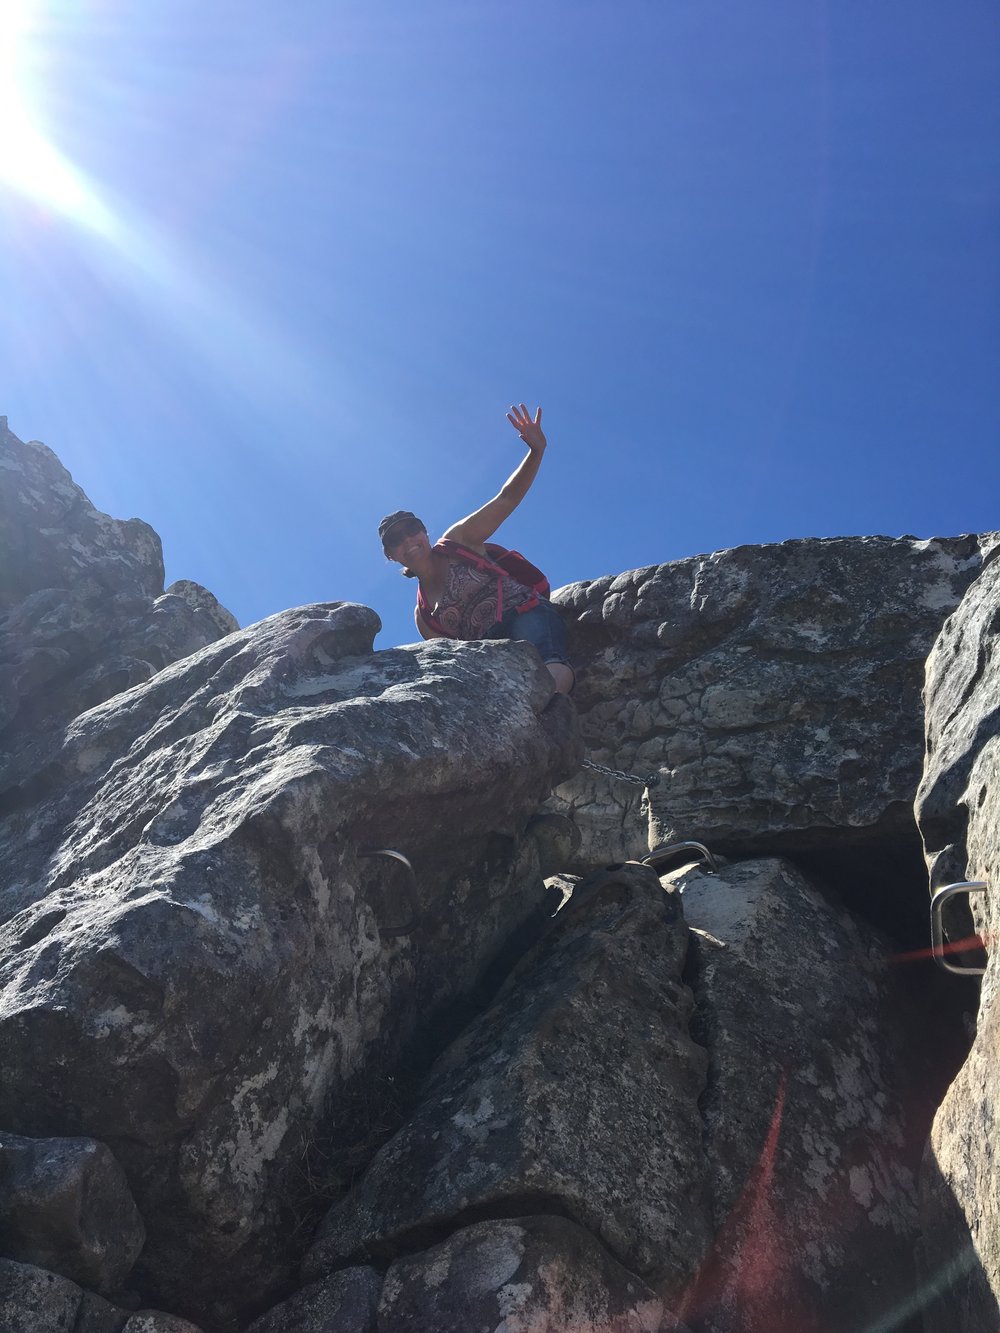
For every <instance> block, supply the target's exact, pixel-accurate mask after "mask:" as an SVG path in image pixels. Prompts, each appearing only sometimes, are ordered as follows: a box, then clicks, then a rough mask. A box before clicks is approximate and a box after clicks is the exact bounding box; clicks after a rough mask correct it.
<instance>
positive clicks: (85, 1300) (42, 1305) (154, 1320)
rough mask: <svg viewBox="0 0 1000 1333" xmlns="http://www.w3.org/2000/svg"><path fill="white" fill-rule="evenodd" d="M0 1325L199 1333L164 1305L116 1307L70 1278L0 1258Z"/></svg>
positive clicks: (48, 1332) (93, 1332) (57, 1330)
mask: <svg viewBox="0 0 1000 1333" xmlns="http://www.w3.org/2000/svg"><path fill="white" fill-rule="evenodd" d="M0 1328H2V1329H3V1330H4V1333H201V1330H200V1329H199V1328H198V1327H197V1326H196V1325H194V1324H191V1323H189V1322H188V1321H187V1320H186V1319H178V1318H177V1316H176V1315H171V1314H166V1313H165V1312H164V1311H162V1310H139V1311H137V1312H136V1313H131V1312H130V1311H128V1310H122V1309H119V1308H118V1307H117V1306H115V1305H112V1304H111V1302H110V1301H106V1300H104V1299H103V1298H102V1297H100V1296H95V1295H94V1293H93V1292H90V1291H83V1290H81V1288H80V1287H78V1286H77V1285H76V1284H75V1283H74V1282H70V1281H69V1279H68V1278H65V1277H61V1276H60V1275H59V1274H58V1273H50V1272H47V1271H46V1270H45V1269H42V1268H35V1267H33V1266H32V1265H31V1264H20V1263H15V1262H14V1261H13V1260H11V1259H0Z"/></svg>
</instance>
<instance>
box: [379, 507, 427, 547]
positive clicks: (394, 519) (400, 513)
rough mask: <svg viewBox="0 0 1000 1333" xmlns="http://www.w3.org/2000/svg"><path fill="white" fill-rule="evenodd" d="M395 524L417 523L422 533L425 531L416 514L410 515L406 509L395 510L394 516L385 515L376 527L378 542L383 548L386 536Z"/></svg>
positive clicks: (424, 526)
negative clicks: (422, 530)
mask: <svg viewBox="0 0 1000 1333" xmlns="http://www.w3.org/2000/svg"><path fill="white" fill-rule="evenodd" d="M397 523H419V524H420V526H421V527H422V528H423V529H424V531H425V532H426V531H427V528H426V525H425V524H424V523H423V522H422V521H421V520H420V519H419V518H417V516H416V514H411V513H410V511H409V510H408V509H397V510H396V512H395V513H394V514H386V516H385V518H384V519H383V520H382V522H381V523H380V524H379V525H378V535H379V540H380V541H381V543H382V545H383V546H384V545H385V538H386V534H387V533H388V532H391V531H392V529H393V528H394V527H395V526H396V524H397Z"/></svg>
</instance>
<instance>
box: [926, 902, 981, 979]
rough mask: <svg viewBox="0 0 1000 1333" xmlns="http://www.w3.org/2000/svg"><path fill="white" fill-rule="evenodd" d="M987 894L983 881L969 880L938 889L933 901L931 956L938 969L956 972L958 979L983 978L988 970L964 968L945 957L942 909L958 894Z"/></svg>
mask: <svg viewBox="0 0 1000 1333" xmlns="http://www.w3.org/2000/svg"><path fill="white" fill-rule="evenodd" d="M985 892H986V884H985V883H984V882H983V881H982V880H981V879H969V880H962V881H961V883H958V884H946V885H945V886H944V888H943V889H938V890H937V892H936V893H935V894H934V897H933V898H932V899H931V955H932V957H933V959H934V961H935V963H937V965H938V967H943V968H944V970H945V971H946V972H954V973H955V975H956V976H958V977H981V976H982V975H983V973H984V972H985V971H986V968H985V967H962V966H961V965H960V964H957V963H949V962H948V959H947V958H946V957H945V948H946V945H945V941H944V922H943V921H942V918H941V909H942V908H943V907H944V905H945V903H946V902H947V901H948V899H949V898H954V896H955V894H956V893H985ZM952 947H953V948H954V946H952Z"/></svg>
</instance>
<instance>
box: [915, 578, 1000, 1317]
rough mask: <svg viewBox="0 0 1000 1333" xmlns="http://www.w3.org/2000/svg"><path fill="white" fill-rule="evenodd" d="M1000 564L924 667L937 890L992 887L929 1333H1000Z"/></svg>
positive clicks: (927, 813) (929, 1176) (980, 908)
mask: <svg viewBox="0 0 1000 1333" xmlns="http://www.w3.org/2000/svg"><path fill="white" fill-rule="evenodd" d="M998 557H1000V551H997V552H995V553H994V555H993V557H992V558H991V559H990V561H989V563H988V565H987V567H986V568H985V569H984V570H983V573H982V574H981V575H980V577H979V578H978V579H977V581H976V582H975V584H973V586H972V588H971V589H970V591H969V592H968V594H967V595H966V597H965V599H964V601H963V602H962V605H961V606H960V607H959V608H958V610H957V611H956V612H955V614H954V615H953V616H952V617H951V618H950V619H949V620H948V621H947V623H946V624H945V626H944V628H943V630H942V631H941V635H940V637H939V639H938V641H937V643H936V644H935V645H934V651H933V652H932V654H931V656H930V658H929V659H928V663H927V683H926V691H925V694H926V708H927V759H926V764H925V769H924V778H923V781H922V783H921V786H920V791H919V793H918V796H917V802H916V811H917V818H918V820H919V823H920V829H921V833H922V834H923V838H924V849H925V853H926V857H927V866H928V872H929V874H930V879H931V887H932V889H934V888H940V887H942V886H943V885H944V884H945V883H948V882H957V881H960V880H970V881H976V882H982V883H985V884H986V885H987V889H986V892H985V893H984V894H982V895H978V894H977V895H976V896H975V897H974V898H973V899H972V900H971V901H972V903H973V906H974V910H975V916H974V917H973V916H971V915H968V916H967V917H966V921H967V923H968V924H967V925H966V930H969V929H972V928H974V927H973V922H974V925H975V927H978V929H979V930H980V932H981V933H982V936H983V938H984V940H985V942H986V945H987V956H988V961H987V970H986V974H985V976H984V977H983V979H982V990H981V995H980V1000H979V1013H978V1019H977V1022H976V1036H975V1041H974V1042H973V1046H972V1050H971V1052H970V1054H969V1057H968V1059H967V1060H966V1062H965V1064H964V1065H963V1066H962V1068H961V1070H960V1071H959V1073H958V1075H957V1077H956V1079H955V1081H954V1083H953V1084H952V1086H951V1087H950V1088H949V1090H948V1092H947V1095H946V1096H945V1098H944V1101H943V1103H942V1105H941V1107H940V1109H939V1110H938V1113H937V1115H936V1116H935V1118H934V1126H933V1130H932V1132H931V1137H930V1143H929V1145H928V1151H927V1157H926V1160H925V1162H924V1167H923V1171H922V1174H921V1196H922V1215H923V1221H924V1229H925V1240H924V1245H923V1250H922V1253H923V1264H924V1271H925V1275H926V1279H927V1282H928V1286H929V1287H931V1288H932V1289H935V1290H937V1291H939V1292H941V1293H942V1294H941V1297H940V1299H939V1301H938V1302H937V1303H936V1304H935V1306H934V1307H933V1309H932V1311H931V1313H930V1314H929V1316H928V1318H927V1328H928V1331H929V1333H945V1331H946V1330H949V1331H950V1330H960V1333H986V1331H987V1330H995V1329H1000V1161H998V1155H997V1125H998V1122H1000V1073H998V1071H1000V970H998V968H1000V964H998V959H997V949H996V942H997V939H998V938H1000V906H998V904H1000V558H998ZM953 961H957V962H959V963H961V962H965V961H974V960H966V959H964V958H963V957H961V956H960V957H958V958H955V959H953ZM955 984H956V985H962V984H963V983H961V982H956V983H955ZM965 984H968V983H965Z"/></svg>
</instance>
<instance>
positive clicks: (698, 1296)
mask: <svg viewBox="0 0 1000 1333" xmlns="http://www.w3.org/2000/svg"><path fill="white" fill-rule="evenodd" d="M664 882H665V883H668V884H672V885H673V886H675V887H676V888H683V898H682V901H683V904H684V915H685V918H686V919H687V921H688V922H689V924H690V925H691V926H692V928H693V929H694V934H693V950H694V953H695V961H694V966H693V968H692V970H691V973H690V977H691V981H692V985H693V988H694V995H695V1003H696V1010H695V1013H696V1022H695V1026H694V1030H695V1033H696V1035H697V1037H698V1039H699V1040H701V1041H702V1042H703V1043H704V1045H705V1046H706V1048H707V1050H708V1053H709V1069H708V1087H707V1091H706V1093H705V1096H704V1097H703V1098H702V1103H701V1108H702V1113H703V1115H704V1119H705V1151H706V1154H707V1158H708V1172H709V1178H710V1190H709V1193H710V1197H711V1199H712V1229H713V1232H714V1235H715V1244H714V1247H713V1253H712V1255H711V1256H710V1257H709V1258H708V1260H707V1261H706V1263H705V1265H704V1266H703V1270H702V1272H701V1273H700V1275H699V1278H698V1280H697V1282H695V1283H694V1284H692V1286H691V1288H690V1289H689V1292H688V1295H687V1298H686V1301H685V1303H684V1305H683V1306H682V1307H681V1309H680V1313H681V1315H682V1317H685V1318H687V1319H688V1320H690V1321H694V1320H695V1319H697V1320H698V1321H699V1322H698V1323H697V1325H696V1326H697V1327H698V1328H699V1329H703V1330H705V1333H709V1331H711V1333H757V1330H760V1329H764V1328H773V1327H794V1328H796V1329H798V1328H802V1329H809V1328H813V1327H816V1328H819V1329H824V1328H845V1329H846V1328H869V1327H876V1326H881V1323H880V1321H881V1320H883V1319H886V1318H888V1317H889V1316H890V1315H891V1314H892V1312H893V1311H896V1310H898V1309H899V1308H901V1306H902V1305H904V1304H905V1303H906V1302H907V1300H908V1299H909V1297H910V1294H911V1293H912V1291H913V1288H914V1281H915V1280H914V1271H913V1248H914V1244H915V1242H916V1238H917V1235H918V1226H917V1209H916V1167H917V1163H918V1161H919V1156H920V1149H921V1144H922V1134H923V1132H924V1131H925V1129H926V1125H927V1121H928V1118H929V1114H930V1110H931V1108H930V1107H929V1106H928V1105H925V1104H922V1102H923V1099H924V1097H925V1096H926V1092H925V1089H926V1085H927V1077H926V1073H925V1069H924V1059H923V1055H922V1047H923V1045H924V1044H925V1043H926V1041H927V1040H928V1037H929V1035H930V1030H929V1027H928V1020H927V1016H926V1014H922V1013H921V1012H920V1010H919V1009H917V1010H914V1006H913V1004H912V999H911V996H910V995H909V994H908V993H907V992H906V991H905V990H903V988H902V984H901V978H900V977H898V976H897V974H896V971H897V970H896V969H894V968H893V966H892V965H891V953H892V950H891V947H890V946H889V945H888V944H887V942H886V941H884V940H883V939H881V938H880V937H879V936H878V934H877V933H875V932H874V931H872V930H871V929H870V928H868V927H865V926H864V925H863V924H861V923H860V922H858V921H854V920H852V919H850V918H849V917H848V916H847V915H846V914H845V913H844V911H843V909H842V908H841V907H840V906H839V905H837V904H835V903H831V902H830V901H829V900H828V899H827V898H825V897H824V895H823V894H821V893H820V892H819V891H818V890H817V889H816V888H815V887H814V886H812V885H810V884H809V883H808V881H807V880H805V879H804V878H803V876H802V875H801V874H799V873H798V872H797V871H796V870H795V869H794V867H793V866H791V865H789V864H788V863H787V862H784V861H780V860H775V859H770V860H761V861H746V862H742V863H739V864H733V865H729V866H726V867H724V868H723V869H722V870H721V871H720V872H719V873H718V874H716V875H713V874H707V873H704V872H702V871H700V870H697V869H692V870H688V871H683V872H679V873H678V874H676V875H674V876H672V877H668V878H667V879H666V880H665V881H664Z"/></svg>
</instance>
